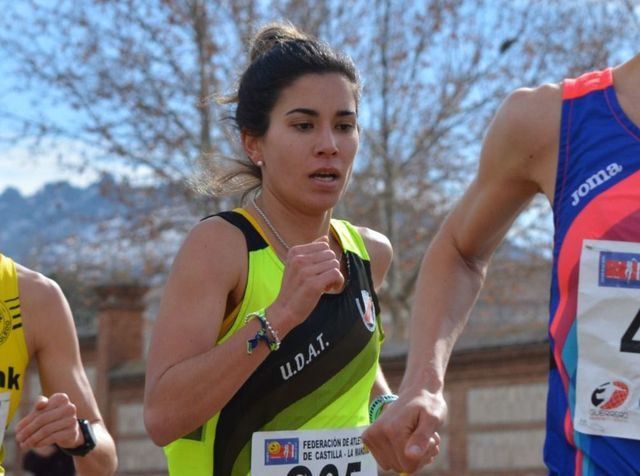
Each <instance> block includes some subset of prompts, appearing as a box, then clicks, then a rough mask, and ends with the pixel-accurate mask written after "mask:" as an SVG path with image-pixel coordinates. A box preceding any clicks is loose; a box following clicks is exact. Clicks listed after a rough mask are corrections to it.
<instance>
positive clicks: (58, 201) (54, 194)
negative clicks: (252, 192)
mask: <svg viewBox="0 0 640 476" xmlns="http://www.w3.org/2000/svg"><path fill="white" fill-rule="evenodd" d="M172 192H175V191H173V190H170V188H169V186H159V187H153V188H151V187H146V188H142V187H140V188H135V187H131V186H126V185H122V184H118V183H116V182H115V180H114V179H113V177H111V176H109V175H105V176H104V177H103V178H102V179H101V180H100V181H98V182H96V183H94V184H92V185H90V186H88V187H85V188H80V187H75V186H73V185H70V184H69V183H68V182H55V183H50V184H47V185H46V186H44V187H43V188H42V189H40V190H39V191H38V192H37V193H35V194H33V195H30V196H24V195H22V194H21V193H20V192H19V191H18V190H17V189H15V188H11V187H10V188H7V189H6V190H5V191H4V192H3V193H2V194H0V217H2V226H1V227H0V252H2V253H3V254H6V255H8V256H10V257H12V258H14V259H15V260H16V261H19V262H21V263H24V264H26V265H28V266H32V267H35V268H37V269H39V270H42V271H45V272H56V271H73V272H80V273H81V274H83V275H87V276H88V277H90V278H92V279H95V280H105V279H110V278H113V279H116V278H117V279H138V278H141V277H143V276H144V277H145V278H148V277H150V276H153V275H155V274H158V273H162V272H164V271H165V270H166V268H167V267H168V266H169V265H170V263H171V259H170V258H168V257H172V256H174V255H175V252H176V251H177V248H178V246H179V244H180V242H181V241H182V239H183V237H184V233H185V231H186V230H187V229H188V228H189V227H190V226H192V225H193V224H194V223H196V222H197V220H198V217H197V216H195V214H194V213H193V212H192V211H191V210H190V209H189V208H188V207H187V206H186V205H185V203H184V198H182V196H180V194H178V193H172ZM116 197H117V198H116Z"/></svg>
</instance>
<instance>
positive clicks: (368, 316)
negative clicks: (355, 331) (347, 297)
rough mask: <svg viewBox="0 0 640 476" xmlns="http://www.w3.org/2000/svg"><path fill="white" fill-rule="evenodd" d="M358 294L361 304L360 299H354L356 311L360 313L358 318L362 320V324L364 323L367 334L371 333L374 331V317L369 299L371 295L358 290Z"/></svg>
mask: <svg viewBox="0 0 640 476" xmlns="http://www.w3.org/2000/svg"><path fill="white" fill-rule="evenodd" d="M360 294H361V297H362V302H360V299H356V306H358V311H359V312H360V317H361V318H362V322H364V325H365V327H366V328H367V329H368V330H369V332H373V331H375V330H376V316H375V310H374V306H373V299H371V294H369V292H368V291H366V290H364V289H361V290H360Z"/></svg>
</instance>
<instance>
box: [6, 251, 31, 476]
mask: <svg viewBox="0 0 640 476" xmlns="http://www.w3.org/2000/svg"><path fill="white" fill-rule="evenodd" d="M28 363H29V354H28V353H27V344H26V341H25V338H24V330H23V328H22V316H21V312H20V296H19V292H18V275H17V272H16V266H15V264H14V262H13V261H12V260H11V259H10V258H7V257H6V256H3V255H2V254H0V397H2V396H3V394H4V395H6V394H7V393H9V394H10V404H9V412H8V415H7V416H6V420H3V421H0V425H1V426H2V430H6V428H8V426H9V422H10V421H11V419H12V418H13V415H14V414H15V412H16V410H17V408H18V404H19V402H20V396H21V394H22V388H23V386H24V371H25V369H26V367H27V364H28ZM0 405H2V403H1V399H0ZM5 414H6V411H2V409H0V416H4V415H5ZM2 440H3V438H0V476H1V475H4V469H3V468H2V461H3V459H4V446H3V444H2V443H3V441H2Z"/></svg>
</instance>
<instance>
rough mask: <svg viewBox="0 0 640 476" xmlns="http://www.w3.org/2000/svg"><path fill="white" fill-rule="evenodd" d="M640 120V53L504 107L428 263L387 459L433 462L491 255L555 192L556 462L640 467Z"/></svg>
mask: <svg viewBox="0 0 640 476" xmlns="http://www.w3.org/2000/svg"><path fill="white" fill-rule="evenodd" d="M639 124H640V55H638V56H636V57H634V58H632V59H631V60H629V61H627V62H626V63H624V64H622V65H620V66H618V67H615V68H609V69H605V70H603V71H596V72H592V73H588V74H585V75H583V76H581V77H579V78H577V79H568V80H565V81H563V82H562V83H559V84H545V85H542V86H540V87H538V88H535V89H520V90H517V91H515V92H514V93H512V94H511V95H510V96H509V97H508V98H507V100H506V101H505V102H504V103H503V104H502V106H501V107H500V109H499V111H498V112H497V114H496V116H495V118H494V120H493V122H492V123H491V126H490V128H489V130H488V132H487V136H486V138H485V140H484V143H483V148H482V153H481V159H480V166H479V169H478V173H477V176H476V177H475V179H474V181H473V182H472V183H471V185H470V186H469V188H468V189H467V191H466V192H465V194H464V196H463V197H462V199H461V200H460V201H459V203H458V204H457V205H456V207H455V208H454V210H453V212H452V213H451V214H450V215H449V217H448V218H447V219H446V220H445V222H444V223H443V225H442V228H441V229H440V231H439V233H438V234H437V236H436V237H435V238H434V240H433V242H432V243H431V245H430V248H429V250H428V252H427V254H426V256H425V259H424V261H423V264H422V269H421V274H420V277H419V279H418V282H417V292H416V300H415V303H414V306H413V309H414V310H413V314H412V327H411V333H410V334H411V339H412V340H411V345H410V352H409V360H408V367H407V371H406V374H405V378H404V381H403V384H402V387H401V391H400V393H399V397H400V398H399V399H398V400H397V401H396V402H395V403H394V404H392V405H389V406H388V408H387V409H386V410H385V412H384V413H383V415H382V416H381V417H380V419H379V420H378V422H377V423H376V424H375V425H373V426H372V427H371V428H370V429H369V430H368V431H367V432H365V434H364V435H363V438H364V441H365V443H366V444H367V445H368V447H369V448H370V449H371V450H372V452H373V453H374V455H375V456H376V459H377V460H378V462H379V463H380V464H381V466H382V467H392V468H394V469H396V470H399V469H402V470H404V471H415V470H416V469H417V468H419V467H421V466H422V465H423V464H424V462H425V458H424V457H423V454H425V453H424V450H425V449H426V448H427V447H428V438H429V436H431V435H432V434H433V432H434V431H436V430H437V429H438V428H439V426H440V425H441V424H442V421H443V420H444V418H445V415H446V403H445V401H444V397H443V387H444V377H445V369H446V366H447V363H448V360H449V357H450V354H451V350H452V348H453V345H454V343H455V340H456V339H457V337H458V335H459V334H460V332H461V331H462V329H463V327H464V324H465V322H466V319H467V316H468V315H469V312H470V310H471V308H472V306H473V304H474V302H475V299H476V297H477V295H478V293H479V290H480V288H481V287H482V283H483V280H484V276H485V273H486V269H487V266H488V263H489V261H490V259H491V256H492V254H493V252H494V251H495V249H496V247H497V246H498V245H499V244H500V243H501V241H502V240H503V239H504V236H505V235H506V233H507V231H508V230H509V227H510V225H511V223H512V222H513V220H515V218H516V217H517V216H518V215H519V214H520V212H521V211H522V210H523V209H524V208H525V207H526V205H527V204H528V203H529V202H530V200H531V199H532V198H533V196H534V195H536V194H537V193H542V194H544V195H545V196H546V197H547V199H548V200H549V203H550V204H552V206H553V214H554V225H555V236H554V250H553V270H552V273H553V274H552V285H551V297H550V320H549V339H550V351H551V357H552V358H551V362H552V363H551V369H550V371H549V393H548V402H547V436H546V442H545V447H544V461H545V464H546V465H547V468H548V471H549V474H552V475H562V476H573V475H575V476H579V475H581V476H586V475H612V476H632V475H640V332H639V328H640V128H639V127H638V125H639ZM542 457H543V456H542V455H541V458H542Z"/></svg>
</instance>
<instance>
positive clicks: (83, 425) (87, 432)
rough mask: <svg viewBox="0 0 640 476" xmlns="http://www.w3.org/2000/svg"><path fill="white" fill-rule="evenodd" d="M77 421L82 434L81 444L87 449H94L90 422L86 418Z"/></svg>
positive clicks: (94, 442)
mask: <svg viewBox="0 0 640 476" xmlns="http://www.w3.org/2000/svg"><path fill="white" fill-rule="evenodd" d="M78 423H79V424H80V429H81V430H82V435H83V436H84V444H83V445H82V446H83V447H85V448H87V451H89V450H92V449H94V448H95V447H96V437H95V435H94V434H93V428H92V427H91V423H90V422H89V421H88V420H78Z"/></svg>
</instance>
